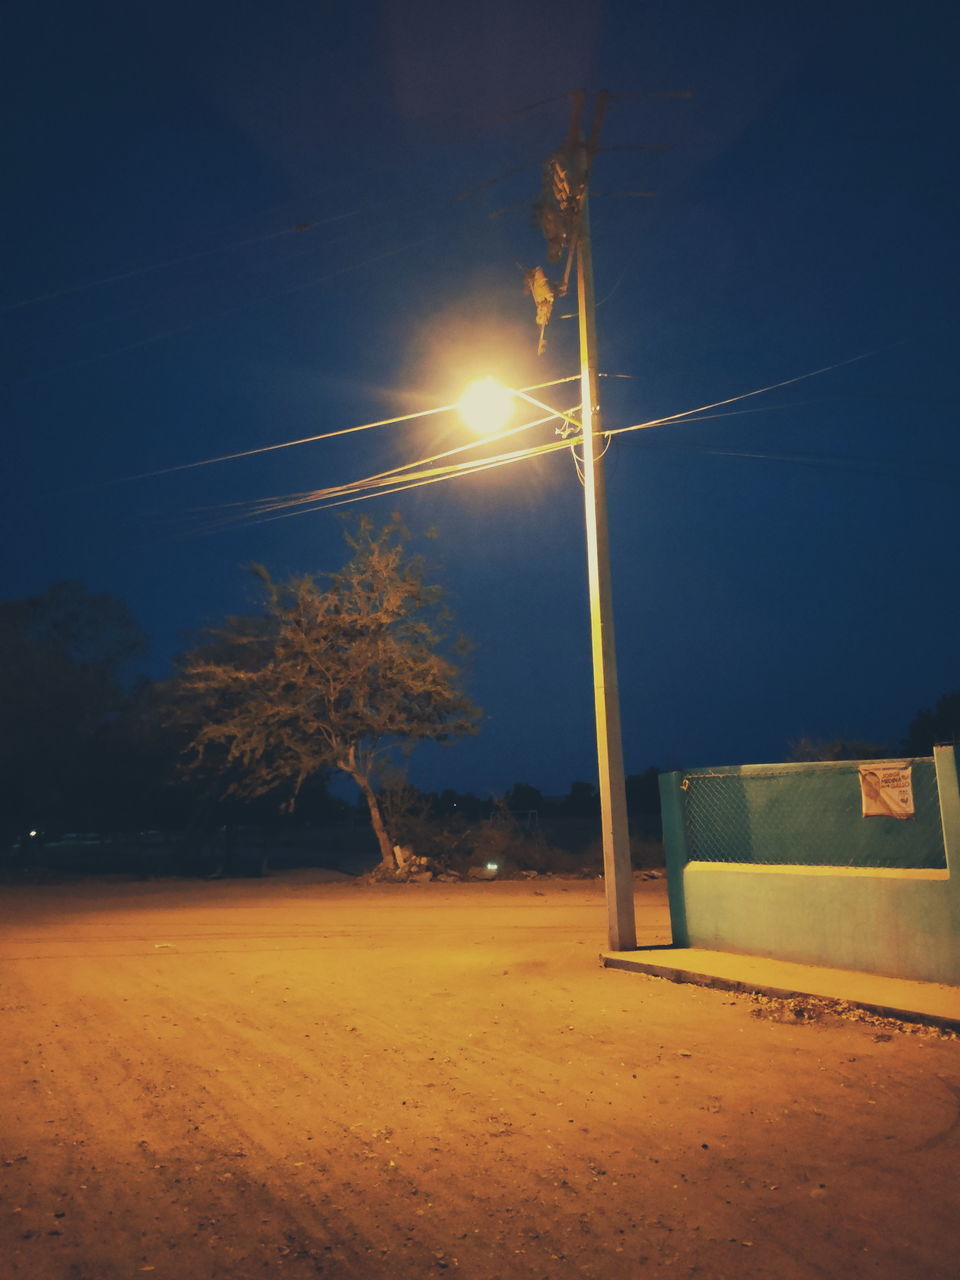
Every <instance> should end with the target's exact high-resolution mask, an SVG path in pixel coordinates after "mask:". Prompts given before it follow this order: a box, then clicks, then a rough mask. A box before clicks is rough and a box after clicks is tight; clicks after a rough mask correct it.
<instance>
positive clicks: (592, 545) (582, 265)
mask: <svg viewBox="0 0 960 1280" xmlns="http://www.w3.org/2000/svg"><path fill="white" fill-rule="evenodd" d="M605 102H606V99H605V95H602V96H601V97H600V99H599V100H598V103H597V112H596V117H595V120H594V125H593V129H592V133H591V139H590V144H589V145H588V144H587V143H586V142H585V141H584V139H583V134H582V132H581V131H580V130H579V127H578V130H577V135H578V136H577V148H576V157H577V165H576V167H577V173H576V179H577V182H578V185H579V184H582V194H581V198H580V214H579V219H578V225H577V229H576V231H575V233H574V234H575V235H576V237H577V243H576V254H577V304H578V311H579V321H580V399H581V410H580V413H581V422H582V425H583V497H584V509H585V512H586V527H587V580H588V585H589V592H590V638H591V646H592V651H593V696H594V708H595V712H596V722H597V760H598V764H599V767H600V816H601V824H602V831H603V873H604V886H605V890H606V899H607V933H608V939H609V946H610V950H611V951H633V950H635V949H636V946H637V926H636V917H635V914H634V906H633V865H632V862H631V859H630V830H629V825H628V820H627V794H626V786H625V783H624V774H623V742H622V737H621V731H620V688H619V685H618V683H617V654H616V645H615V638H614V625H613V594H612V587H611V576H610V543H609V537H608V534H607V499H606V488H605V485H604V477H603V454H604V452H605V444H604V439H603V429H602V420H601V416H600V379H599V374H598V372H597V333H596V304H595V301H594V291H593V257H592V254H591V249H590V210H589V206H588V196H587V184H588V181H589V176H590V160H591V153H592V150H593V148H594V147H595V146H596V139H597V137H598V135H599V130H600V121H601V118H602V114H603V108H604V106H605ZM579 105H580V104H577V106H576V107H575V119H576V118H577V117H578V116H579V109H578V108H579Z"/></svg>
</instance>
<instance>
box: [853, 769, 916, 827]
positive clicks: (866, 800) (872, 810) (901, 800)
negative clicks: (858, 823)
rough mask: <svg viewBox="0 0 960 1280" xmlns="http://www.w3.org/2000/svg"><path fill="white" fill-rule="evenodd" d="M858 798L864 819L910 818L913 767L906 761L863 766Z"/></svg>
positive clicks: (911, 810) (912, 809) (911, 811)
mask: <svg viewBox="0 0 960 1280" xmlns="http://www.w3.org/2000/svg"><path fill="white" fill-rule="evenodd" d="M860 796H861V799H862V800H863V816H864V817H865V818H912V817H913V814H914V808H913V769H912V766H911V765H910V764H909V763H908V761H906V760H885V761H884V762H883V763H882V764H862V765H861V766H860Z"/></svg>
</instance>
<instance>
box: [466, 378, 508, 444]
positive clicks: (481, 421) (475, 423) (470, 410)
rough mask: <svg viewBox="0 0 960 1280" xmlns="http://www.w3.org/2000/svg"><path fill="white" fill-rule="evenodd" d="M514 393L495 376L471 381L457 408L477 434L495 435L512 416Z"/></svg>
mask: <svg viewBox="0 0 960 1280" xmlns="http://www.w3.org/2000/svg"><path fill="white" fill-rule="evenodd" d="M513 407H514V393H513V392H512V391H510V390H509V388H507V387H504V386H501V384H500V383H499V382H497V380H496V378H480V379H478V381H476V382H471V383H470V385H469V387H467V389H466V391H465V392H464V393H463V395H462V396H461V397H460V402H459V404H458V405H457V408H458V409H459V410H460V416H461V417H462V418H463V420H464V422H465V423H466V424H467V426H468V427H470V428H471V429H472V430H473V431H476V432H477V433H478V434H479V435H495V434H496V433H497V432H498V431H502V430H503V429H504V427H505V426H506V425H507V423H508V422H509V421H510V419H511V417H512V416H513Z"/></svg>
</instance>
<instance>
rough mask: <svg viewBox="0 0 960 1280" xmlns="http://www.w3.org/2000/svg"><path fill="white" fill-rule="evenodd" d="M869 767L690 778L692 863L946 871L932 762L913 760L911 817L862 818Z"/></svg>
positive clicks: (687, 815) (687, 810) (687, 805)
mask: <svg viewBox="0 0 960 1280" xmlns="http://www.w3.org/2000/svg"><path fill="white" fill-rule="evenodd" d="M861 763H864V762H861V761H849V760H840V761H828V762H813V763H810V762H805V763H803V764H762V765H736V766H733V767H727V768H721V769H691V770H689V771H687V772H686V773H684V774H683V775H682V781H681V787H682V789H683V792H684V795H683V809H684V825H685V830H686V837H685V838H686V843H687V850H688V857H689V858H690V859H691V860H696V861H705V862H762V863H784V864H791V865H792V864H796V863H803V864H804V865H805V866H835V867H864V866H867V867H933V868H943V867H945V866H946V861H945V858H944V850H943V836H942V833H941V826H940V809H939V805H938V803H937V783H936V775H935V770H934V764H933V760H932V759H931V758H929V757H920V758H919V759H914V760H911V761H910V763H911V765H912V778H913V796H914V807H915V813H914V816H913V817H912V818H906V819H902V820H900V819H896V818H887V817H880V818H876V817H872V818H864V817H863V816H862V808H861V804H862V802H861V796H860V774H859V767H858V766H859V765H860V764H861Z"/></svg>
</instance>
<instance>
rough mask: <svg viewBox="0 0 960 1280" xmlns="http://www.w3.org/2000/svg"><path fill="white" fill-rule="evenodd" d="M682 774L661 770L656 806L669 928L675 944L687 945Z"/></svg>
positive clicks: (686, 857) (685, 858)
mask: <svg viewBox="0 0 960 1280" xmlns="http://www.w3.org/2000/svg"><path fill="white" fill-rule="evenodd" d="M682 781H683V775H682V774H680V773H661V775H660V809H661V816H662V822H663V849H664V857H665V859H666V864H667V897H668V899H669V902H670V931H671V935H672V937H673V945H674V946H675V947H689V945H690V935H689V933H688V932H687V907H686V899H685V897H684V890H683V869H684V867H685V866H686V865H687V861H688V853H687V836H686V829H685V824H684V821H683V789H682V785H681V784H682Z"/></svg>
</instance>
